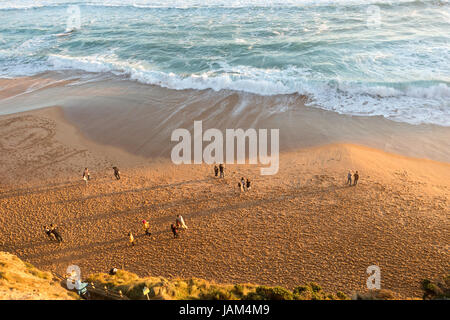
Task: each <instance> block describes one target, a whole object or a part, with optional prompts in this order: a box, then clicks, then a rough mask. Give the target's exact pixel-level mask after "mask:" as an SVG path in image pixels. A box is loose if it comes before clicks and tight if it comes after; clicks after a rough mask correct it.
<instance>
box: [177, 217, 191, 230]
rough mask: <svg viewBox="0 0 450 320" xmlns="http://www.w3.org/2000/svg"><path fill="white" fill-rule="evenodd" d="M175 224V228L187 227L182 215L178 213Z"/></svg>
mask: <svg viewBox="0 0 450 320" xmlns="http://www.w3.org/2000/svg"><path fill="white" fill-rule="evenodd" d="M176 226H177V228H181V229H187V228H188V227H187V225H186V223H184V219H183V217H182V216H181V215H180V214H178V215H177V220H176Z"/></svg>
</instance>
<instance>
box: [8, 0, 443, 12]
mask: <svg viewBox="0 0 450 320" xmlns="http://www.w3.org/2000/svg"><path fill="white" fill-rule="evenodd" d="M410 2H442V4H445V3H446V2H447V1H446V0H441V1H438V0H422V1H417V0H206V1H205V0H78V1H76V0H21V1H16V0H6V1H1V2H0V10H10V9H33V8H41V7H53V6H66V5H73V4H79V5H94V6H105V7H108V6H110V7H122V6H133V7H136V8H198V7H223V8H242V7H279V6H283V7H289V6H291V7H292V6H324V5H326V6H328V5H330V6H336V5H370V4H388V5H392V4H399V3H410Z"/></svg>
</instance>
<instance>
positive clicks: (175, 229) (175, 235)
mask: <svg viewBox="0 0 450 320" xmlns="http://www.w3.org/2000/svg"><path fill="white" fill-rule="evenodd" d="M170 229H171V230H172V233H173V237H174V238H178V228H177V227H176V226H175V225H174V224H173V223H172V224H171V225H170Z"/></svg>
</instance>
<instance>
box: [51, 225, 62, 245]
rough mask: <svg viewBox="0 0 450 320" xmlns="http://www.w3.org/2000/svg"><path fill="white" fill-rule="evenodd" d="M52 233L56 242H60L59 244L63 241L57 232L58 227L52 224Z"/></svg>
mask: <svg viewBox="0 0 450 320" xmlns="http://www.w3.org/2000/svg"><path fill="white" fill-rule="evenodd" d="M50 232H51V233H53V235H54V236H55V239H56V241H58V242H62V241H63V239H62V237H61V235H60V234H59V232H58V231H57V230H56V226H54V225H53V224H50Z"/></svg>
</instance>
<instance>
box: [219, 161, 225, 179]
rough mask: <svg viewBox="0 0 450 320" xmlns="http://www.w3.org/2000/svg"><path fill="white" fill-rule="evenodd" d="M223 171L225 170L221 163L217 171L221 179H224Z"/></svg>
mask: <svg viewBox="0 0 450 320" xmlns="http://www.w3.org/2000/svg"><path fill="white" fill-rule="evenodd" d="M224 170H225V168H224V166H223V164H222V163H221V164H219V171H220V177H221V178H225V173H224Z"/></svg>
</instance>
